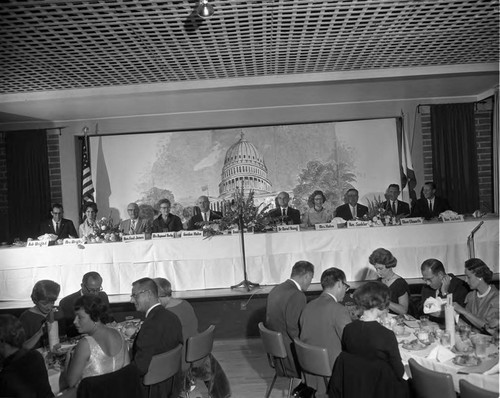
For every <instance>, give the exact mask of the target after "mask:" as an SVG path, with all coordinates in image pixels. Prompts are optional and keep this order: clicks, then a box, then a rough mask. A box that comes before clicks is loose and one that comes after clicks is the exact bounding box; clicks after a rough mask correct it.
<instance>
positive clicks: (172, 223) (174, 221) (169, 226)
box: [152, 213, 182, 232]
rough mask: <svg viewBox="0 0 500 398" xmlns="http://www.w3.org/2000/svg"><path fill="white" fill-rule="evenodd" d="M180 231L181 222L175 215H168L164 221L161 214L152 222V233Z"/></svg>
mask: <svg viewBox="0 0 500 398" xmlns="http://www.w3.org/2000/svg"><path fill="white" fill-rule="evenodd" d="M181 230H182V221H181V219H180V218H179V217H177V216H176V215H175V214H172V213H168V216H167V220H166V221H165V220H164V219H163V217H162V216H161V214H160V215H159V216H158V217H157V218H155V219H154V220H153V228H152V232H178V231H181Z"/></svg>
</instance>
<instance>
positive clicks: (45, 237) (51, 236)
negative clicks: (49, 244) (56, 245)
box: [38, 234, 57, 241]
mask: <svg viewBox="0 0 500 398" xmlns="http://www.w3.org/2000/svg"><path fill="white" fill-rule="evenodd" d="M38 240H49V241H53V240H57V235H54V234H43V235H40V236H39V237H38Z"/></svg>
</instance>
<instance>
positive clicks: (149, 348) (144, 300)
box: [130, 278, 183, 398]
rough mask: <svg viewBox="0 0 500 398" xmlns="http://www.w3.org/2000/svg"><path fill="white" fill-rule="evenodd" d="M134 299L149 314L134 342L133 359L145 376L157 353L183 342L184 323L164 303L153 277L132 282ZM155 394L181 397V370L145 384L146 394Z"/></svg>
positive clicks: (132, 296) (156, 397)
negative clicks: (162, 379) (151, 383)
mask: <svg viewBox="0 0 500 398" xmlns="http://www.w3.org/2000/svg"><path fill="white" fill-rule="evenodd" d="M130 297H131V298H130V301H131V302H132V303H134V305H135V308H136V310H137V311H139V312H143V313H144V314H145V315H146V320H145V321H144V323H143V324H142V326H141V329H140V330H139V333H138V334H137V337H136V338H135V340H134V345H133V346H132V362H133V363H134V364H135V365H136V366H137V369H138V371H139V375H140V376H141V377H143V376H144V375H145V374H146V373H147V372H148V369H149V364H150V363H151V359H152V358H153V355H157V354H161V353H164V352H167V351H170V350H172V349H174V348H175V347H177V346H178V345H179V344H183V340H182V326H181V322H180V320H179V318H178V317H177V315H175V314H174V313H173V312H170V311H168V310H166V309H165V308H163V307H162V305H161V304H160V301H159V299H158V287H157V285H156V283H155V281H154V280H153V279H151V278H142V279H139V280H137V281H135V282H134V283H132V294H131V295H130ZM148 388H149V389H150V391H149V393H150V394H149V397H152V398H160V397H165V398H168V397H172V398H177V397H178V396H179V393H180V388H181V380H180V368H179V374H177V375H175V376H174V377H171V378H170V379H167V380H165V381H162V382H160V383H158V384H153V385H152V386H150V387H144V396H145V397H146V396H148Z"/></svg>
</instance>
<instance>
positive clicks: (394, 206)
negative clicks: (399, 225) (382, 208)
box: [392, 202, 396, 216]
mask: <svg viewBox="0 0 500 398" xmlns="http://www.w3.org/2000/svg"><path fill="white" fill-rule="evenodd" d="M392 215H393V216H395V215H396V202H392Z"/></svg>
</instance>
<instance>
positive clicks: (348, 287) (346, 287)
mask: <svg viewBox="0 0 500 398" xmlns="http://www.w3.org/2000/svg"><path fill="white" fill-rule="evenodd" d="M342 284H343V285H344V286H345V290H349V289H350V288H351V286H349V285H348V284H347V283H345V282H342Z"/></svg>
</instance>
